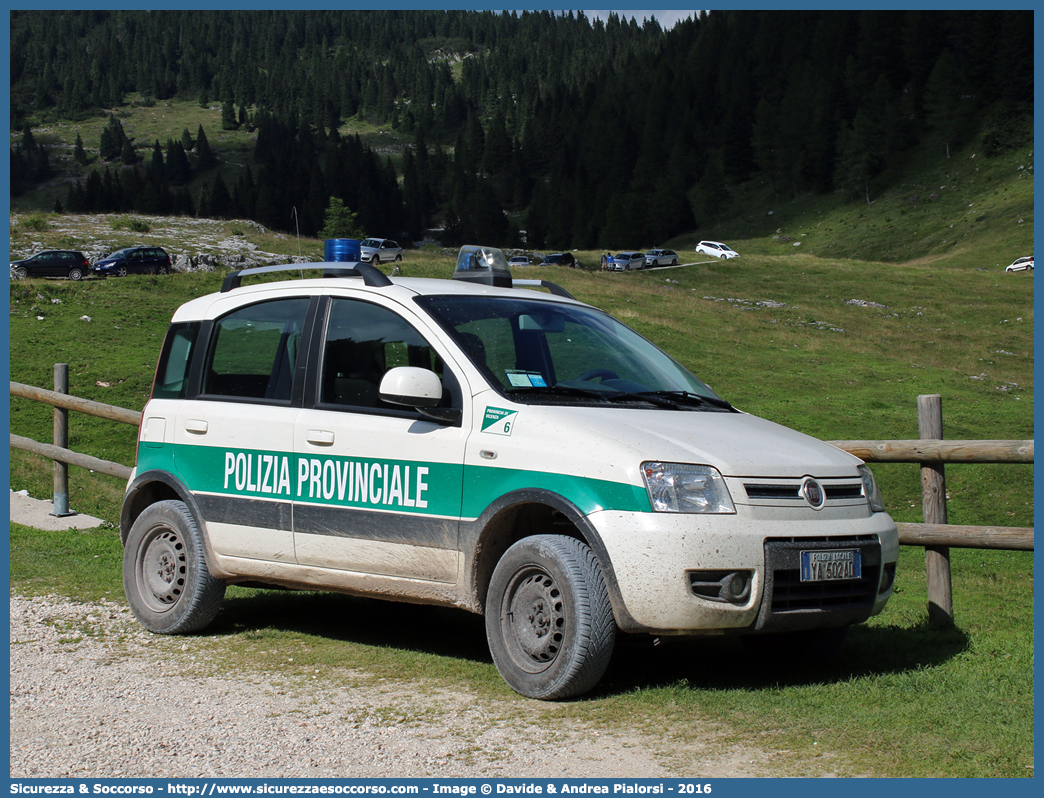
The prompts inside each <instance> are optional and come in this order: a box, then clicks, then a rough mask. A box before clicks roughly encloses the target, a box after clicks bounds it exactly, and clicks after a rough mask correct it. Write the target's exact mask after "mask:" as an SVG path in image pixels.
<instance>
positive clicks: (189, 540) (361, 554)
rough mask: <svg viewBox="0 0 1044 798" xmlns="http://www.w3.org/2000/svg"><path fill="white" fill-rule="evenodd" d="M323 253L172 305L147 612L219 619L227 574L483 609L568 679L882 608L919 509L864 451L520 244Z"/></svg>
mask: <svg viewBox="0 0 1044 798" xmlns="http://www.w3.org/2000/svg"><path fill="white" fill-rule="evenodd" d="M316 267H318V268H324V269H325V270H326V273H325V275H324V276H323V277H317V278H315V279H296V280H289V281H278V282H260V283H256V284H253V285H249V286H244V285H241V280H242V278H243V277H244V276H247V275H249V274H253V273H259V272H270V271H276V270H279V269H295V270H296V269H300V268H301V267H300V265H293V266H286V267H260V268H257V269H247V270H244V271H242V272H233V273H231V274H230V275H229V276H228V278H227V279H226V280H225V284H224V286H223V288H222V290H221V292H220V293H216V294H212V295H209V296H204V297H201V298H199V299H196V300H193V301H191V302H188V303H186V304H185V305H183V306H182V307H181V308H179V309H178V311H177V312H176V313H175V314H174V317H173V320H172V322H171V324H170V328H169V331H168V333H167V336H166V339H165V341H164V344H163V348H162V351H161V355H160V360H159V363H158V366H157V371H156V378H155V385H154V387H153V392H152V397H151V400H150V401H149V403H148V405H147V406H146V407H145V410H144V412H143V416H142V423H141V431H140V436H139V443H138V455H137V465H136V468H135V470H134V472H133V474H132V476H131V479H130V482H129V484H128V486H127V492H126V497H125V500H124V504H123V510H122V518H121V534H122V537H123V540H124V545H125V556H124V565H123V578H124V583H125V587H126V593H127V598H128V600H129V602H130V606H131V608H132V609H133V611H134V613H135V615H136V616H137V618H138V619H139V620H140V621H141V623H142V624H144V626H145V627H146V628H148V629H150V630H151V631H153V632H160V633H184V632H190V631H195V630H199V629H201V628H203V627H205V626H206V625H207V624H209V623H210V622H211V621H212V620H213V618H214V616H215V615H216V613H217V612H218V610H219V607H220V604H221V601H222V599H223V596H224V592H225V587H226V585H229V584H252V585H258V584H263V585H272V586H282V587H289V588H299V589H308V590H315V589H320V590H330V591H342V592H345V593H350V594H355V595H360V596H370V597H377V598H386V599H392V600H401V601H407V602H415V603H431V604H440V605H447V606H454V607H460V608H463V609H466V610H470V611H472V612H476V613H482V614H484V615H485V619H486V630H487V636H488V640H489V647H490V651H491V653H492V657H493V661H494V662H495V664H496V666H497V668H498V669H499V671H500V673H501V674H502V675H503V677H504V679H505V680H506V681H507V683H508V684H509V685H510V686H511V687H512V688H514V689H515V690H517V691H518V692H520V693H522V694H523V695H526V696H531V697H535V698H544V699H553V698H563V697H567V696H572V695H577V694H579V693H582V692H584V691H586V690H589V689H590V688H592V687H593V686H594V685H595V684H596V683H597V682H598V680H599V679H600V678H601V676H602V674H603V673H604V671H605V668H606V666H607V664H608V661H609V658H610V655H611V653H612V649H613V644H614V641H615V638H616V635H617V634H618V633H621V632H622V633H629V634H646V635H656V636H662V635H698V634H737V635H744V636H748V637H749V638H750V639H751V640H752V641H754V642H755V643H757V642H758V641H761V642H762V643H764V642H766V641H768V642H770V644H771V645H777V644H778V645H788V644H789V645H794V643H795V641H798V642H799V644H800V645H801V646H802V647H810V650H812V651H815V652H819V653H822V652H823V651H825V650H827V649H831V648H836V647H837V646H838V645H840V642H841V640H843V637H844V633H845V632H846V631H847V629H848V627H849V625H851V624H853V623H858V622H860V621H864V620H866V619H867V618H869V617H870V616H872V615H874V614H876V613H879V612H881V610H882V609H883V608H884V606H885V602H886V601H887V600H888V598H889V596H890V595H891V593H892V585H893V581H894V577H895V564H896V560H897V557H898V540H897V533H896V527H895V524H894V523H893V522H892V519H891V518H890V517H889V516H888V514H887V513H886V512H885V509H884V506H883V504H882V501H881V497H880V495H879V493H878V491H877V488H876V487H875V484H874V480H873V477H872V476H871V474H870V471H869V469H867V467H866V466H865V465H863V464H862V463H861V462H860V461H859V460H858V459H856V458H855V457H852V456H851V455H849V454H847V453H845V452H843V451H841V450H839V449H837V448H835V447H833V446H830V445H828V444H825V443H822V442H820V441H817V440H815V439H812V438H810V437H807V436H805V435H802V434H799V433H797V432H794V431H792V430H789V429H787V428H784V427H781V426H779V425H777V424H774V423H771V422H768V421H765V420H763V419H760V418H757V417H755V416H752V415H749V414H746V413H742V412H739V411H738V410H736V409H735V408H733V407H732V406H731V405H730V404H729V403H728V402H726V401H724V400H723V399H722V398H720V397H719V396H718V395H717V394H715V393H714V391H712V390H711V389H710V388H709V387H707V386H706V385H705V384H704V383H702V382H701V381H700V380H699V379H697V378H696V377H694V376H693V375H692V374H691V373H689V372H688V371H687V370H686V369H685V368H684V367H683V366H681V365H680V364H679V363H677V362H676V361H675V360H673V359H672V358H671V357H669V356H668V355H666V354H665V353H664V352H662V351H661V350H659V349H658V348H657V347H656V346H654V345H653V344H652V343H650V342H649V341H647V340H646V339H644V338H643V337H642V336H640V335H638V334H637V333H635V332H634V331H632V330H631V329H629V328H628V327H626V326H624V325H623V324H621V323H620V322H618V321H616V320H615V319H614V318H612V317H611V316H609V315H608V314H606V313H603V312H602V311H600V310H597V309H596V308H593V307H591V306H589V305H585V304H583V303H581V302H577V301H575V300H573V299H572V298H571V297H569V295H568V294H567V293H566V292H565V291H563V290H562V289H560V288H559V287H557V286H554V285H553V284H550V283H542V282H540V281H535V280H514V281H512V279H511V276H510V274H509V273H508V271H507V265H506V259H505V258H504V255H503V253H501V252H500V251H499V250H495V249H490V248H487V247H465V248H464V249H463V250H462V251H461V254H460V257H459V258H458V269H457V272H456V273H455V275H454V276H455V277H458V278H461V279H454V280H433V279H409V278H396V279H390V278H388V277H386V276H385V275H384V274H383V273H381V272H380V271H379V270H377V269H376V268H374V267H373V266H371V265H369V264H367V263H358V264H344V263H325V264H316ZM538 283H539V284H540V285H543V286H544V287H546V288H549V289H550V291H551V293H545V292H543V291H539V290H529V289H527V288H526V286H534V287H535V286H536V284H538Z"/></svg>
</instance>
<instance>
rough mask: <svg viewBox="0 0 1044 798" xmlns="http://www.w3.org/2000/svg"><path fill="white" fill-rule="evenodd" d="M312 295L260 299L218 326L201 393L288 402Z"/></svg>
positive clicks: (218, 322)
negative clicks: (266, 300) (271, 299)
mask: <svg viewBox="0 0 1044 798" xmlns="http://www.w3.org/2000/svg"><path fill="white" fill-rule="evenodd" d="M309 302H310V300H309V299H308V297H294V298H291V299H279V300H274V301H271V302H260V303H258V304H256V305H249V306H247V307H245V308H240V309H239V310H236V311H234V312H232V313H229V314H228V315H227V316H224V317H222V318H221V319H219V320H218V321H217V322H216V323H215V325H214V336H213V339H212V340H213V343H212V344H211V350H210V353H209V355H208V358H207V368H206V371H205V373H204V375H203V393H205V394H207V395H209V396H223V397H229V398H238V399H265V400H271V401H274V402H289V401H290V388H291V385H292V383H293V375H294V365H295V363H296V362H297V353H298V350H299V348H300V344H301V332H302V330H303V329H304V322H305V314H306V313H307V312H308V304H309Z"/></svg>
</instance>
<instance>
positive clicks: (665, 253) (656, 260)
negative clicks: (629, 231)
mask: <svg viewBox="0 0 1044 798" xmlns="http://www.w3.org/2000/svg"><path fill="white" fill-rule="evenodd" d="M645 265H646V267H649V266H677V265H678V253H677V252H675V251H674V250H673V249H650V250H649V251H648V252H646V253H645Z"/></svg>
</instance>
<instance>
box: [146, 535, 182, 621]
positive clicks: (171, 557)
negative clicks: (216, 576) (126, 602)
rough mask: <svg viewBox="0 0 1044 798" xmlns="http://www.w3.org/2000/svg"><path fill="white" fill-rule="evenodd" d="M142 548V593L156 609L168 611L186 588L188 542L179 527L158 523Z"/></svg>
mask: <svg viewBox="0 0 1044 798" xmlns="http://www.w3.org/2000/svg"><path fill="white" fill-rule="evenodd" d="M139 552H140V554H139V557H138V566H137V571H138V574H137V576H138V579H137V581H138V595H139V596H141V598H142V600H143V601H144V602H145V604H147V605H148V607H149V609H151V610H152V611H153V612H166V611H167V610H169V609H170V608H171V607H173V606H174V605H175V604H177V603H178V600H179V599H180V598H181V596H182V594H183V593H184V591H185V577H186V574H187V571H188V558H187V557H186V555H185V544H184V542H182V540H181V538H180V537H179V535H178V533H177V532H176V531H175V530H173V529H171V528H170V527H167V526H157V527H155V528H153V529H150V530H149V532H148V534H147V535H146V536H145V538H144V539H143V540H142V542H141V548H140V549H139Z"/></svg>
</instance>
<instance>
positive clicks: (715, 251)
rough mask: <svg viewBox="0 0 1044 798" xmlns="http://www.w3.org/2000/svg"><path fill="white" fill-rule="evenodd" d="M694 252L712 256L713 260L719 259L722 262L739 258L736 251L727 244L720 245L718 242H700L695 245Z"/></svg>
mask: <svg viewBox="0 0 1044 798" xmlns="http://www.w3.org/2000/svg"><path fill="white" fill-rule="evenodd" d="M696 251H697V252H702V253H703V254H704V255H713V256H714V257H715V258H721V259H722V260H728V259H729V258H738V257H739V253H738V252H737V251H736V250H734V249H733V248H732V247H730V246H729V245H728V244H722V243H721V242H720V241H701V242H700V243H699V244H697V245H696Z"/></svg>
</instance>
